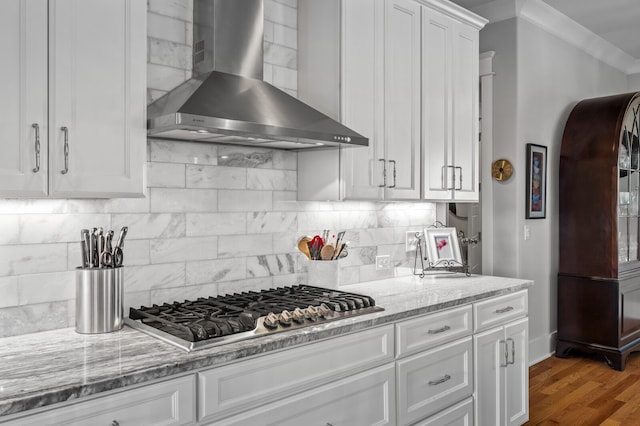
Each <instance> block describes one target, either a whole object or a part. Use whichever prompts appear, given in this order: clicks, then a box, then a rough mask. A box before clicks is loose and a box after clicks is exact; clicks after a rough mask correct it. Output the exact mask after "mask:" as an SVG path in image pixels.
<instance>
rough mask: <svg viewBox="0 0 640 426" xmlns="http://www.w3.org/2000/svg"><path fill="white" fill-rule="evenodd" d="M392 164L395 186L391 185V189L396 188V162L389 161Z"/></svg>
mask: <svg viewBox="0 0 640 426" xmlns="http://www.w3.org/2000/svg"><path fill="white" fill-rule="evenodd" d="M389 162H390V163H392V164H393V185H390V186H389V188H395V187H396V160H389Z"/></svg>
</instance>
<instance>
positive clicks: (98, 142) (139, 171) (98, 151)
mask: <svg viewBox="0 0 640 426" xmlns="http://www.w3.org/2000/svg"><path fill="white" fill-rule="evenodd" d="M11 3H12V8H11V11H10V13H5V14H3V18H0V19H2V20H3V21H6V22H3V24H5V25H3V28H2V30H0V31H2V32H7V33H9V34H14V35H13V40H16V38H17V37H18V38H19V39H20V40H19V41H17V42H16V43H13V44H14V45H11V44H9V43H6V44H5V43H3V44H2V52H3V53H4V52H9V54H10V56H11V57H17V58H19V60H16V61H10V63H9V64H6V65H5V64H3V65H0V69H1V70H2V75H3V76H4V77H5V78H4V79H3V81H4V83H3V84H5V85H7V87H8V88H9V89H11V95H10V97H9V99H10V100H13V99H16V100H20V101H21V102H20V105H24V107H22V106H21V108H20V110H19V111H18V112H13V115H14V116H16V119H15V121H13V122H10V123H8V124H7V125H6V126H3V130H2V131H0V132H1V133H0V135H2V143H3V146H9V151H10V152H11V153H12V155H11V157H9V158H7V159H3V160H0V161H3V162H6V164H2V163H0V164H1V168H0V173H1V174H2V177H3V178H4V176H5V175H8V176H12V177H13V176H19V177H20V179H13V180H12V181H7V180H5V179H2V183H0V195H2V196H10V197H13V196H16V197H29V196H46V195H49V196H52V197H58V198H73V197H91V198H111V197H127V196H141V195H142V194H143V190H144V182H143V171H144V160H145V152H146V132H145V118H146V117H145V114H146V101H145V96H146V3H145V2H143V1H139V0H113V1H108V2H105V1H101V0H50V1H49V2H46V1H43V0H39V1H31V0H29V1H27V0H13V1H12V2H11ZM38 4H39V5H40V9H39V10H32V9H35V6H36V5H38ZM47 7H48V15H47ZM43 11H44V12H43ZM18 18H19V19H18ZM34 21H35V22H38V23H39V25H35V24H32V22H34ZM16 27H19V28H16ZM47 27H48V33H47ZM22 38H24V40H22ZM28 43H31V44H35V45H36V46H37V47H38V48H29V47H28V45H27V44H28ZM47 46H48V50H47ZM47 56H48V70H49V72H48V74H47ZM23 63H24V65H23ZM36 69H37V72H36ZM42 73H44V75H42ZM36 74H37V75H36ZM36 97H40V98H44V101H42V100H41V99H40V98H38V100H37V101H35V100H33V99H34V98H36ZM47 98H48V101H47ZM36 102H37V103H38V105H37V110H38V112H39V113H40V114H39V115H35V113H31V110H32V109H33V110H35V109H36V107H35V106H31V105H32V104H34V103H36ZM16 104H18V103H17V102H6V101H5V102H3V103H2V108H3V109H4V110H5V111H7V110H8V111H11V109H12V108H14V107H15V105H16ZM43 111H44V115H43ZM47 112H48V116H47ZM34 123H38V124H39V128H38V130H39V136H40V157H39V158H40V170H38V171H37V172H36V171H35V170H34V169H37V167H36V166H35V163H36V162H37V157H38V156H37V152H36V149H35V137H36V136H35V131H36V127H34V126H33V124H34ZM47 162H48V164H47ZM34 175H35V176H37V177H36V178H34ZM33 181H37V182H38V184H37V191H36V189H34V188H33V187H32V186H35V184H33Z"/></svg>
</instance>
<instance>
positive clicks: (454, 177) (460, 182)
mask: <svg viewBox="0 0 640 426" xmlns="http://www.w3.org/2000/svg"><path fill="white" fill-rule="evenodd" d="M456 169H458V170H460V179H458V183H459V184H460V186H459V187H456V191H462V167H460V166H456V167H454V171H453V186H456V183H455V182H456V172H455V170H456Z"/></svg>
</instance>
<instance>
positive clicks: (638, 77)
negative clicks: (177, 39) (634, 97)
mask: <svg viewBox="0 0 640 426" xmlns="http://www.w3.org/2000/svg"><path fill="white" fill-rule="evenodd" d="M629 91H630V92H632V91H640V74H631V75H630V76H629Z"/></svg>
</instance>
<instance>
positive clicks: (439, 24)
mask: <svg viewBox="0 0 640 426" xmlns="http://www.w3.org/2000/svg"><path fill="white" fill-rule="evenodd" d="M299 13H300V22H299V30H298V31H299V60H300V68H299V72H300V77H299V95H300V97H301V99H303V100H305V101H306V102H309V103H310V104H312V105H314V106H317V107H320V109H321V110H323V112H325V113H328V114H329V115H332V116H333V117H338V118H340V119H341V121H342V122H343V123H344V124H345V125H347V126H349V127H351V128H353V129H354V130H355V131H357V132H359V133H361V134H363V135H364V136H366V137H368V138H369V147H368V148H343V149H341V150H339V151H338V150H336V151H335V153H334V155H333V159H334V161H339V162H340V167H339V174H338V175H336V174H335V173H324V176H323V177H322V178H321V179H320V180H319V179H318V178H317V176H318V175H319V174H320V173H313V176H314V178H313V179H306V178H305V177H304V176H303V174H305V173H307V170H308V169H307V167H308V166H309V167H312V164H313V163H314V161H313V157H314V156H315V155H316V154H314V153H313V152H305V153H303V154H301V155H300V154H299V161H300V162H301V164H303V165H305V167H304V170H303V171H300V169H299V172H298V173H299V176H300V177H299V179H298V183H299V187H298V198H299V199H301V200H305V199H307V200H308V199H367V200H418V199H425V200H464V201H475V200H477V199H478V195H479V180H478V179H479V164H478V152H479V145H478V83H479V76H478V57H479V54H478V32H479V30H480V28H482V26H483V25H484V24H485V23H486V21H485V20H484V19H482V18H480V17H478V16H476V15H474V14H472V13H470V12H468V11H466V10H464V9H462V8H460V7H459V6H457V5H455V4H453V3H450V2H448V1H446V0H421V1H415V0H348V1H347V0H344V1H340V0H324V1H322V2H317V1H313V0H299ZM336 34H340V36H339V37H336V36H335V35H336ZM320 40H321V41H320ZM336 68H337V69H338V71H339V72H336V71H335V70H336ZM332 97H333V99H332V100H331V101H328V99H331V98H332ZM336 99H338V101H336ZM323 108H324V109H323ZM336 109H337V110H338V111H336ZM338 152H339V154H338ZM327 157H328V156H327V155H326V154H323V159H324V160H325V161H326V158H327ZM323 170H326V167H324V168H323ZM336 170H337V169H336ZM320 171H322V170H318V172H320ZM307 182H309V185H307ZM318 194H321V195H318Z"/></svg>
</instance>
